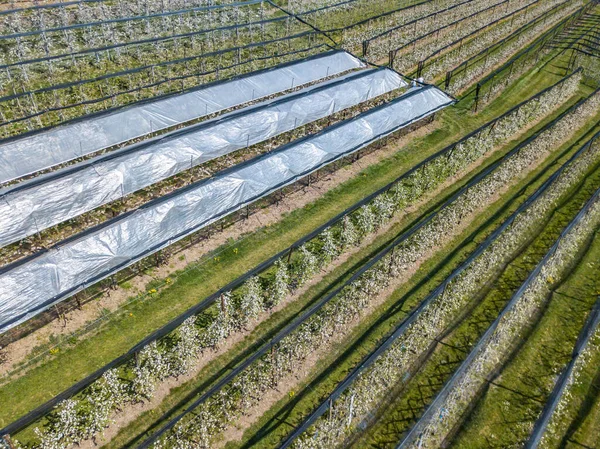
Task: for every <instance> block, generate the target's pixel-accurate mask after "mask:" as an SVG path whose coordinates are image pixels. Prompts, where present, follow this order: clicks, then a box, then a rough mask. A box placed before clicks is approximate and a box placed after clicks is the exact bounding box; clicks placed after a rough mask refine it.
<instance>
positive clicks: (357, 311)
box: [157, 110, 582, 447]
mask: <svg viewBox="0 0 600 449" xmlns="http://www.w3.org/2000/svg"><path fill="white" fill-rule="evenodd" d="M577 112H578V113H579V112H582V111H581V110H578V111H577ZM537 156H539V155H537ZM536 159H538V158H536V157H532V155H531V154H530V153H527V152H525V153H521V152H518V153H517V154H515V155H514V156H513V157H511V158H510V159H508V160H507V161H505V162H504V163H502V164H501V165H500V166H499V167H498V168H497V170H494V172H493V173H492V174H490V175H489V176H488V177H486V178H484V179H483V180H482V181H480V182H478V183H477V184H476V185H475V186H473V187H471V188H470V189H468V190H467V191H465V192H464V193H462V194H461V195H460V196H458V198H456V199H455V200H453V201H452V202H451V203H449V204H448V205H447V206H446V207H444V208H443V209H442V210H441V211H440V212H438V213H437V214H436V215H435V216H434V217H433V218H432V219H431V220H428V221H425V222H423V223H422V224H420V225H418V226H416V227H414V228H413V229H412V231H411V232H409V233H407V234H404V235H403V236H402V238H401V239H398V240H397V241H396V242H395V243H394V245H393V246H391V247H388V248H387V249H386V250H384V252H382V253H380V254H379V255H378V256H376V258H375V259H374V262H372V263H370V264H368V265H366V267H365V268H363V269H362V270H360V271H359V272H358V273H357V274H356V275H355V276H354V277H353V279H352V280H350V281H348V283H347V284H346V285H345V286H344V287H343V288H342V289H341V290H340V291H339V292H337V293H336V294H335V295H333V296H332V297H327V301H326V302H325V303H324V304H323V305H322V307H320V308H319V309H317V310H316V311H314V312H313V313H311V314H310V315H309V316H306V317H303V318H302V321H301V322H300V323H298V325H296V326H295V327H293V329H292V330H291V331H290V332H289V333H286V334H284V335H281V336H277V337H275V338H274V339H273V341H274V344H273V346H272V347H271V350H270V351H269V352H267V353H265V354H263V355H262V356H261V357H259V358H258V359H255V360H253V362H252V363H249V364H245V365H243V370H242V371H241V372H240V373H239V374H238V375H237V376H236V377H235V378H234V379H232V380H231V381H230V382H229V383H227V384H226V385H225V386H224V387H222V388H220V389H219V390H218V391H216V392H214V393H213V394H211V395H210V396H209V397H208V398H207V399H206V400H204V401H203V402H201V403H200V404H199V406H198V407H197V408H195V409H194V416H193V417H192V416H190V415H189V414H188V415H187V416H184V417H183V419H182V420H181V421H180V422H179V423H178V424H177V425H176V427H175V428H174V430H173V431H172V432H170V433H169V434H168V436H166V437H165V438H163V439H161V440H160V442H159V444H158V445H157V446H158V447H163V446H164V447H181V446H182V445H186V444H187V445H191V446H195V447H210V446H211V444H212V441H213V439H214V438H215V436H216V435H218V434H219V433H220V432H221V431H223V430H225V429H226V428H227V427H228V426H229V425H230V423H231V422H232V421H233V420H234V419H235V418H236V417H238V416H239V415H240V414H242V413H245V412H247V411H248V410H249V409H250V408H251V407H252V406H253V405H255V404H256V403H257V402H258V401H259V400H260V398H261V397H263V396H264V394H265V393H266V392H268V391H270V390H272V389H274V388H276V387H277V385H278V383H279V382H280V381H281V380H282V379H284V378H285V377H286V376H287V375H289V374H290V373H294V372H297V370H298V368H299V367H300V366H301V365H302V364H303V363H304V361H305V360H306V359H307V357H308V356H309V355H313V356H314V353H315V351H316V350H317V349H319V351H324V350H325V349H326V348H328V347H329V346H330V345H331V344H332V343H333V342H335V341H336V340H337V339H339V337H340V334H343V332H344V331H347V330H348V328H349V327H351V326H352V322H354V321H356V320H358V318H359V316H360V315H361V313H364V311H365V310H368V308H369V307H370V306H371V305H372V304H373V302H374V301H375V299H376V298H377V297H378V295H379V294H381V292H382V291H383V290H384V289H385V288H386V287H388V286H389V285H390V282H392V280H393V279H403V278H404V277H405V276H406V275H407V274H408V273H409V272H410V271H411V270H412V269H413V268H414V267H415V265H416V264H418V262H419V261H420V260H422V259H423V258H425V257H427V255H428V254H431V252H432V251H435V250H436V248H439V247H440V246H442V245H443V244H444V242H445V241H447V240H448V239H449V238H452V237H454V236H455V235H456V234H457V233H458V232H459V231H458V230H459V229H460V225H461V223H463V222H464V221H465V220H466V219H467V217H470V216H471V217H472V216H473V215H474V214H475V213H476V211H477V210H479V209H481V207H482V204H485V203H486V202H487V201H489V199H490V198H491V197H493V195H494V194H495V192H497V191H498V190H499V189H501V188H504V187H506V186H508V185H510V182H511V181H513V180H514V179H515V178H516V177H518V176H519V174H520V173H522V172H523V171H524V170H525V169H526V168H527V167H529V166H531V164H532V163H533V162H534V161H535V160H536ZM429 179H431V178H429ZM390 195H394V196H392V199H393V201H392V203H391V204H392V206H393V205H394V204H398V202H399V201H402V199H403V197H404V195H403V192H402V191H401V190H396V189H392V190H391V191H390ZM391 248H393V251H392V249H391Z"/></svg>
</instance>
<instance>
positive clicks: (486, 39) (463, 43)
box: [417, 0, 582, 83]
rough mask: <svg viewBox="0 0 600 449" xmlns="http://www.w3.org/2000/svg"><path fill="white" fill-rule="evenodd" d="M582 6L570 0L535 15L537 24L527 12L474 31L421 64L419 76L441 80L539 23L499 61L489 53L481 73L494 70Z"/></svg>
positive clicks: (514, 43) (504, 53)
mask: <svg viewBox="0 0 600 449" xmlns="http://www.w3.org/2000/svg"><path fill="white" fill-rule="evenodd" d="M581 3H582V2H581V1H574V2H573V1H569V0H567V1H564V2H562V3H557V4H556V5H555V6H554V7H552V8H551V9H545V8H544V9H542V10H541V11H540V13H541V14H540V15H536V13H534V19H533V21H532V20H531V14H530V13H529V12H528V11H527V9H526V10H525V11H524V12H523V13H521V14H516V15H513V16H510V17H509V18H502V19H500V21H499V22H497V23H490V24H488V25H484V27H482V28H480V29H477V30H474V31H472V32H471V33H469V35H467V36H465V37H462V38H461V39H458V40H456V41H454V42H451V43H449V44H448V45H447V46H446V47H444V48H442V49H440V50H438V51H437V52H436V53H434V54H432V55H430V56H428V57H427V58H426V59H424V60H422V61H420V62H419V71H418V74H417V76H419V77H421V76H422V77H424V78H426V79H428V80H434V79H437V78H438V77H439V76H440V75H441V74H442V73H446V71H448V70H449V69H452V68H453V67H455V66H456V65H459V64H460V63H461V62H462V61H464V60H465V59H466V58H471V57H472V56H474V55H477V54H479V53H480V52H481V51H482V50H485V49H486V48H489V46H490V45H492V44H494V43H496V42H498V41H499V40H501V39H503V38H505V37H506V36H508V35H509V34H511V33H513V32H515V31H521V30H523V29H524V27H528V26H529V25H530V24H532V23H533V22H536V21H537V23H536V26H532V27H529V28H528V32H527V33H521V34H520V37H521V39H517V40H514V41H513V42H512V46H504V47H503V48H504V52H502V53H500V52H498V53H495V54H494V55H493V56H494V57H495V58H490V57H489V54H488V55H487V59H486V60H485V62H484V64H482V65H480V66H479V70H481V69H483V70H485V68H486V67H494V66H495V65H497V64H498V63H500V62H501V61H503V60H504V59H505V58H506V56H508V55H510V54H514V53H516V51H518V49H520V48H522V44H523V43H525V42H526V41H527V39H529V40H532V39H533V36H536V35H539V34H541V33H542V32H544V31H545V30H546V29H547V28H548V27H550V26H553V25H555V24H556V23H558V22H559V21H560V20H562V19H563V18H564V17H566V16H567V15H570V14H572V13H573V12H574V11H575V10H576V9H578V8H579V7H580V6H581ZM536 12H537V11H536ZM548 13H551V14H548ZM541 17H543V20H541V21H539V20H538V19H539V18H541ZM508 51H510V53H509V54H508V55H507V54H506V53H507V52H508ZM440 53H441V56H440ZM473 73H474V72H473V71H471V76H472V75H473ZM480 73H481V72H480ZM463 82H467V83H470V80H469V78H466V77H465V78H464V79H463Z"/></svg>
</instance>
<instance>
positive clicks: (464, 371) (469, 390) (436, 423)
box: [400, 190, 600, 449]
mask: <svg viewBox="0 0 600 449" xmlns="http://www.w3.org/2000/svg"><path fill="white" fill-rule="evenodd" d="M599 224H600V190H599V191H597V192H596V194H595V195H594V196H593V198H592V199H591V200H590V201H589V202H588V203H587V204H586V206H585V207H584V209H582V211H581V213H580V214H579V215H578V216H577V217H576V218H575V220H574V221H573V222H572V223H571V224H570V225H569V227H567V229H566V230H565V231H566V232H563V234H562V235H561V237H560V238H559V240H558V241H557V242H556V244H555V245H554V246H553V248H552V249H551V250H550V252H548V253H547V255H546V256H545V257H544V259H543V260H542V261H541V262H540V264H539V265H538V267H537V268H536V270H534V271H533V272H532V274H531V275H530V277H529V278H528V280H527V281H526V282H525V284H523V286H522V287H521V289H519V291H518V292H517V293H516V294H515V295H514V296H513V298H512V299H511V301H510V303H509V305H508V306H507V307H506V308H505V309H504V310H503V311H502V313H501V314H500V316H499V317H498V318H497V319H496V321H495V322H494V324H493V325H492V326H491V327H490V328H489V329H488V331H487V332H486V334H485V335H484V336H483V337H482V339H481V340H480V342H479V343H478V344H477V346H476V347H475V349H474V350H473V351H472V352H471V353H470V354H469V356H468V358H467V360H466V361H465V362H464V363H463V364H462V365H461V367H460V368H459V369H458V371H457V372H456V373H455V375H454V376H453V377H452V379H451V380H450V382H449V383H448V384H447V385H446V386H445V387H444V390H443V391H442V393H441V394H440V395H439V396H438V397H437V398H436V400H435V401H434V403H433V404H432V406H431V407H430V408H429V409H428V410H427V412H426V413H425V415H424V416H423V417H422V418H421V420H420V421H419V422H418V423H417V425H416V427H415V429H416V430H413V431H412V432H411V433H410V434H409V435H408V437H407V438H406V439H405V440H404V441H403V442H402V444H401V446H400V448H403V449H404V448H409V447H415V448H416V447H418V448H437V447H439V446H440V444H441V443H442V442H443V441H444V439H445V438H446V436H447V435H448V433H449V432H450V431H451V430H452V429H453V428H454V426H455V425H456V424H457V423H458V422H459V420H460V419H461V416H462V415H463V413H464V411H465V410H466V409H467V408H468V407H469V406H470V404H471V402H472V401H473V400H474V399H475V397H476V396H477V394H478V392H479V391H481V388H482V387H483V386H484V385H485V383H486V379H487V378H488V377H489V376H490V375H491V373H492V372H493V371H494V369H496V368H497V367H498V366H500V365H501V364H503V363H504V362H505V361H506V359H507V357H508V355H509V354H510V352H511V350H512V349H514V347H515V344H517V342H518V339H519V336H520V335H521V333H522V332H523V330H524V329H525V328H526V326H527V325H528V323H529V322H530V320H531V319H532V317H534V316H536V314H537V313H538V312H539V310H540V307H542V305H543V304H544V303H545V302H546V300H547V298H548V297H549V296H550V293H551V291H552V288H553V287H555V286H556V285H557V282H559V281H560V279H562V278H563V276H564V275H566V273H567V272H568V269H569V267H570V265H571V263H572V260H573V258H574V257H575V255H576V254H578V253H579V252H580V251H581V250H582V249H583V247H584V246H585V244H586V242H587V241H588V239H589V237H590V235H592V234H593V232H594V231H595V230H596V229H597V226H598V225H599Z"/></svg>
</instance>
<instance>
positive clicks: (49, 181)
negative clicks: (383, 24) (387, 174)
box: [0, 69, 407, 246]
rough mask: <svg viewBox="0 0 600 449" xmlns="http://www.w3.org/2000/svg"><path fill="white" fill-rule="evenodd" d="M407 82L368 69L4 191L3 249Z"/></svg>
mask: <svg viewBox="0 0 600 449" xmlns="http://www.w3.org/2000/svg"><path fill="white" fill-rule="evenodd" d="M406 85H407V83H406V82H405V81H404V80H403V79H402V77H401V76H400V75H398V74H397V73H396V72H394V71H392V70H389V69H378V70H366V71H361V72H358V73H354V74H350V75H346V76H344V77H341V78H338V79H337V80H335V81H329V82H326V83H321V84H319V85H317V86H313V87H311V88H308V89H305V90H304V91H301V92H299V93H296V94H292V95H287V96H284V97H282V98H280V99H278V100H274V101H271V102H266V104H260V105H256V106H253V107H250V108H246V109H243V110H241V111H238V112H235V113H231V114H228V115H226V116H223V117H222V118H219V119H215V120H211V121H209V122H205V123H201V124H199V125H196V126H193V127H191V128H190V129H188V128H186V129H184V130H181V131H177V132H175V133H172V135H170V136H169V137H163V138H161V139H155V140H153V141H149V142H148V143H143V144H139V145H135V146H132V147H131V148H125V149H123V150H121V151H116V152H113V153H109V154H107V155H104V156H100V157H97V158H95V159H91V160H90V161H88V162H85V163H81V164H78V165H76V166H74V167H72V168H68V169H65V170H62V171H58V172H54V173H51V174H49V175H48V176H46V177H40V178H35V179H33V180H32V181H31V182H29V183H28V182H25V183H21V184H17V185H16V186H15V187H13V188H9V189H6V190H5V192H4V193H3V192H0V246H4V245H7V244H9V243H12V242H15V241H18V240H20V239H22V238H25V237H27V236H30V235H33V234H35V233H37V232H40V231H42V230H44V229H47V228H49V227H51V226H54V225H56V224H58V223H61V222H63V221H66V220H68V219H70V218H73V217H76V216H78V215H80V214H83V213H85V212H87V211H90V210H92V209H94V208H96V207H99V206H101V205H103V204H106V203H109V202H110V201H114V200H117V199H119V198H121V197H122V196H124V195H128V194H130V193H132V192H135V191H137V190H140V189H142V188H144V187H147V186H149V185H152V184H154V183H156V182H159V181H161V180H164V179H167V178H169V177H171V176H173V175H176V174H177V173H180V172H181V171H184V170H186V169H189V168H190V167H192V166H196V165H199V164H202V163H204V162H207V161H209V160H211V159H215V158H217V157H220V156H223V155H225V154H228V153H231V152H233V151H236V150H239V149H241V148H245V147H246V146H247V145H248V144H250V145H252V144H255V143H259V142H263V141H265V140H267V139H269V138H272V137H274V136H276V135H278V134H281V133H283V132H286V131H289V130H291V129H294V128H295V127H298V126H302V125H304V124H306V123H310V122H312V121H315V120H318V119H321V118H323V117H327V116H328V115H330V114H332V113H334V112H338V111H341V110H343V109H346V108H349V107H352V106H356V105H358V104H360V103H362V102H364V101H367V100H370V99H373V98H375V97H378V96H380V95H382V94H385V93H388V92H391V91H393V90H395V89H398V88H400V87H405V86H406ZM28 184H31V185H30V186H29V185H28Z"/></svg>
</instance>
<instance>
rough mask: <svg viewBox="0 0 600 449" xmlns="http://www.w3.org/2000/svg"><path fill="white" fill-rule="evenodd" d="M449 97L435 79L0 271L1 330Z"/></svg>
mask: <svg viewBox="0 0 600 449" xmlns="http://www.w3.org/2000/svg"><path fill="white" fill-rule="evenodd" d="M451 103H452V100H451V99H450V98H449V97H448V96H446V95H445V94H444V93H443V92H441V91H440V90H438V89H437V88H435V87H433V86H427V87H424V88H419V89H416V90H413V91H411V92H410V93H408V94H406V95H404V96H402V97H400V99H398V100H396V101H394V102H392V103H389V104H387V105H385V106H384V107H381V108H377V109H375V110H372V111H370V112H368V113H365V114H362V115H360V116H358V117H357V118H356V119H354V120H351V121H349V122H345V123H343V124H341V125H340V126H334V127H332V128H329V129H327V130H325V131H324V132H322V133H320V134H316V135H314V136H311V137H309V138H307V139H303V140H301V141H298V142H294V143H292V144H290V145H288V146H286V147H283V148H281V149H280V150H278V151H275V152H273V153H269V154H267V155H264V156H262V157H259V158H256V159H254V160H252V161H249V162H248V163H246V164H243V165H241V166H238V167H234V168H233V169H230V170H226V171H225V172H223V173H221V174H220V175H218V176H215V177H214V178H211V179H207V180H205V181H202V182H200V183H197V184H195V185H193V186H190V187H189V188H187V189H185V190H183V191H181V192H179V193H177V194H175V195H171V196H169V197H166V198H164V199H161V200H159V201H154V202H152V203H150V204H148V205H147V206H146V207H144V208H141V209H138V210H137V211H136V212H134V213H131V214H128V215H125V216H123V217H121V218H120V219H117V220H114V221H111V222H108V223H106V225H104V226H102V227H101V228H99V229H97V230H96V231H94V232H90V233H87V234H84V235H82V236H81V237H79V238H77V239H75V240H73V241H69V242H67V243H65V244H63V245H61V246H58V247H56V248H53V249H51V250H49V251H48V252H46V253H43V254H41V255H39V256H38V257H36V258H34V259H30V260H28V261H25V262H23V263H22V264H19V265H16V266H13V267H12V268H11V269H10V270H8V271H6V272H4V273H2V274H0V331H2V332H4V331H6V330H8V329H9V328H11V327H14V326H16V325H17V324H19V323H21V322H23V321H25V320H27V319H29V318H31V317H33V316H35V315H36V314H37V313H39V312H41V311H42V310H44V309H45V308H47V307H49V306H51V305H52V304H54V303H56V302H58V301H60V300H62V299H64V298H66V297H68V296H69V295H71V294H73V293H74V292H76V291H78V290H80V289H82V288H85V287H86V286H89V285H92V284H93V283H95V282H97V281H99V280H100V279H103V278H105V277H107V276H110V275H111V274H113V273H115V272H117V271H119V270H121V269H123V268H125V267H126V266H128V265H131V264H132V263H134V262H136V261H138V260H140V259H142V258H143V257H146V256H148V255H150V254H152V253H154V252H156V251H158V250H160V249H161V248H164V247H166V246H169V245H171V244H172V243H174V242H175V241H177V240H179V239H182V238H184V237H186V236H187V235H189V234H191V233H193V232H196V231H197V230H199V229H201V228H203V227H206V226H208V225H210V224H211V223H214V222H215V221H217V220H219V219H221V218H223V217H225V216H227V215H228V214H230V213H232V212H234V211H236V210H239V209H241V208H242V207H244V206H245V205H247V204H250V203H252V202H254V201H256V200H258V199H260V198H262V197H265V196H267V195H269V194H271V193H272V192H274V191H277V190H278V189H281V188H282V187H284V186H286V185H289V184H292V183H294V182H295V181H297V180H298V179H300V178H303V177H304V176H306V175H308V174H309V173H311V172H313V171H316V170H318V169H319V168H321V167H323V166H325V165H327V164H329V163H331V162H333V161H335V160H337V159H339V158H341V157H344V156H346V155H348V154H351V153H353V152H355V151H357V150H359V149H360V148H363V147H364V146H366V145H368V144H370V143H372V142H373V141H376V140H378V139H379V138H381V137H383V136H385V135H388V134H390V133H392V132H394V131H396V130H398V129H401V128H403V127H406V126H408V125H410V124H411V123H413V122H414V121H416V120H419V119H422V118H424V117H426V116H428V115H430V114H432V113H434V112H435V111H437V110H439V109H441V108H443V107H445V106H447V105H449V104H451Z"/></svg>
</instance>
